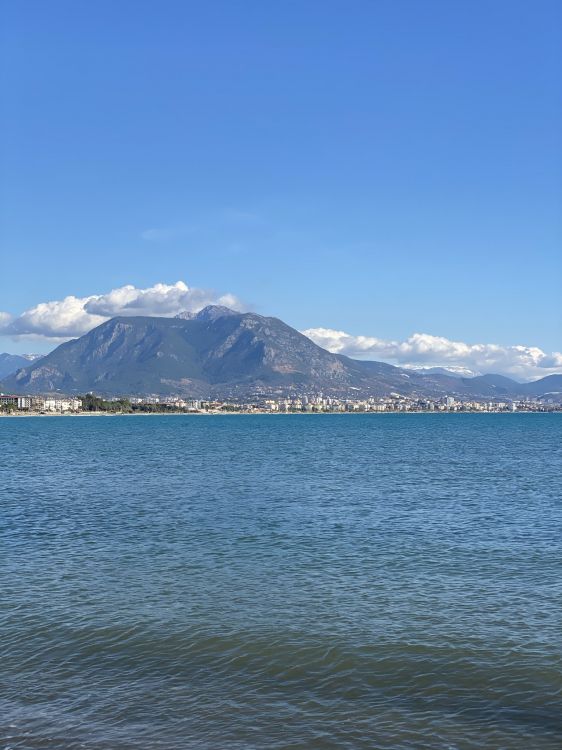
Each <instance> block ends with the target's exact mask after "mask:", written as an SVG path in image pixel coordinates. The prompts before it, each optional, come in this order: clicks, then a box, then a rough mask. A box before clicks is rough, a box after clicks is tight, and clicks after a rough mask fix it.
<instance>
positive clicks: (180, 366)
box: [0, 305, 562, 400]
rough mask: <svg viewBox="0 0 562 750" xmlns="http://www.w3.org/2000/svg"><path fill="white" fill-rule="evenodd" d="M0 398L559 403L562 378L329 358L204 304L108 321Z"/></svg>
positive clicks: (296, 336) (268, 323)
mask: <svg viewBox="0 0 562 750" xmlns="http://www.w3.org/2000/svg"><path fill="white" fill-rule="evenodd" d="M10 356H15V355H10ZM0 362H1V360H0ZM0 372H1V371H0ZM0 377H2V375H0ZM0 390H2V391H4V392H10V391H14V392H19V393H32V394H33V393H48V392H55V391H59V392H63V393H66V394H79V393H85V392H89V391H92V392H94V393H97V394H100V395H104V396H125V395H131V396H133V395H138V396H141V395H147V394H153V395H159V396H166V395H182V396H184V397H192V398H214V397H216V398H234V397H248V396H250V395H256V394H271V395H289V394H303V395H304V394H307V393H318V392H322V393H324V394H325V395H327V396H334V397H364V396H384V395H388V394H389V393H391V392H397V393H401V394H404V395H412V396H416V395H417V396H420V397H423V396H426V397H439V396H443V395H452V396H456V397H462V398H471V397H472V398H515V397H525V396H532V397H541V396H544V395H546V394H552V396H553V398H555V400H562V375H550V376H548V377H546V378H542V379H541V380H539V381H535V382H532V383H517V382H516V381H514V380H511V379H510V378H506V377H504V376H501V375H482V376H478V377H471V378H466V377H456V376H454V375H451V374H446V373H444V372H442V371H439V370H437V371H435V370H434V371H431V372H429V371H425V372H422V371H417V370H412V369H409V370H406V369H402V368H399V367H394V366H393V365H389V364H385V363H382V362H367V361H361V360H355V359H351V358H349V357H345V356H343V355H339V354H333V353H331V352H328V351H327V350H325V349H323V348H321V347H320V346H318V345H317V344H315V343H314V342H313V341H311V340H310V339H309V338H307V337H306V336H304V335H303V334H301V333H299V332H298V331H296V330H295V329H294V328H291V327H290V326H288V325H287V324H286V323H284V322H283V321H281V320H279V319H277V318H270V317H264V316H262V315H257V314H256V313H239V312H235V311H233V310H230V309H228V308H225V307H221V306H217V305H211V306H209V307H206V308H204V309H203V310H201V311H200V312H199V313H197V314H193V313H180V314H179V315H178V316H176V317H175V318H161V317H116V318H112V319H111V320H108V321H107V322H105V323H102V324H101V325H100V326H98V327H97V328H94V329H93V330H91V331H89V332H88V333H86V334H85V335H83V336H81V337H80V338H78V339H73V340H71V341H67V342H66V343H64V344H61V345H60V346H58V347H57V348H56V349H55V350H54V351H52V352H51V353H50V354H47V355H45V356H44V357H41V358H40V359H37V360H35V361H33V362H31V363H29V362H28V361H27V360H26V361H25V364H24V366H23V367H22V368H21V369H19V370H17V372H12V374H10V375H7V376H4V377H3V380H2V382H1V383H0Z"/></svg>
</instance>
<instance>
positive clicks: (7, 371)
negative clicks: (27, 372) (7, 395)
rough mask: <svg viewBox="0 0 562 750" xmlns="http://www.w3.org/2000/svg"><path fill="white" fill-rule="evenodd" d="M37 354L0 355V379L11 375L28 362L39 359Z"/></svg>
mask: <svg viewBox="0 0 562 750" xmlns="http://www.w3.org/2000/svg"><path fill="white" fill-rule="evenodd" d="M40 356H41V355H39V354H8V353H6V352H4V353H3V354H0V379H1V378H5V377H7V376H8V375H11V374H12V373H13V372H16V371H17V370H19V369H20V368H21V367H26V366H27V365H28V364H29V363H30V362H33V361H34V360H36V359H39V358H40Z"/></svg>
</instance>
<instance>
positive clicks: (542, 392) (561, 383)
mask: <svg viewBox="0 0 562 750" xmlns="http://www.w3.org/2000/svg"><path fill="white" fill-rule="evenodd" d="M520 387H521V389H522V392H523V393H524V394H525V395H527V396H530V397H532V398H548V397H549V396H551V397H556V400H558V401H560V400H561V397H562V375H547V376H546V377H545V378H541V379H540V380H533V381H532V382H531V383H523V384H522V385H521V386H520Z"/></svg>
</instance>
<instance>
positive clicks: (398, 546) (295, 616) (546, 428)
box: [0, 414, 562, 750]
mask: <svg viewBox="0 0 562 750" xmlns="http://www.w3.org/2000/svg"><path fill="white" fill-rule="evenodd" d="M0 457H1V464H0V597H1V599H0V747H4V748H14V749H15V748H18V749H19V748H22V749H23V748H25V749H28V750H40V749H41V748H52V749H53V750H70V749H74V748H87V749H91V750H94V749H95V750H110V749H111V750H137V749H138V750H141V749H142V750H151V749H152V748H163V749H164V750H184V749H185V750H187V749H192V748H193V749H194V750H195V749H197V750H222V749H223V748H224V749H225V750H246V749H250V748H256V749H258V748H259V749H260V750H261V749H264V748H267V749H268V750H269V749H271V750H275V749H278V750H289V749H291V750H297V749H302V750H308V749H310V750H312V749H313V748H314V749H318V750H329V749H330V748H334V749H335V748H338V750H339V749H341V748H349V749H350V750H351V749H353V750H356V749H362V748H365V749H367V748H368V749H369V750H372V749H373V748H375V749H376V748H389V749H390V748H392V749H393V750H400V749H401V748H412V750H414V749H415V750H419V749H422V748H443V749H445V748H447V749H448V750H451V749H458V750H461V749H468V748H485V749H486V750H488V749H496V748H497V749H500V748H502V749H505V750H547V749H548V750H559V748H560V747H562V707H561V704H562V478H561V475H562V471H561V470H562V460H561V459H562V415H560V414H558V415H557V414H521V415H518V414H505V415H503V414H490V415H470V414H410V415H408V414H403V415H400V414H388V415H385V414H372V415H369V414H366V415H359V414H350V415H294V416H292V415H271V416H266V415H263V416H258V415H255V416H254V415H251V416H230V415H225V416H123V417H119V416H114V417H109V416H98V417H84V418H80V417H37V418H32V417H30V418H5V419H0Z"/></svg>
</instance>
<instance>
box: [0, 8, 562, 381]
mask: <svg viewBox="0 0 562 750" xmlns="http://www.w3.org/2000/svg"><path fill="white" fill-rule="evenodd" d="M0 13H1V16H0V29H1V30H0V47H1V53H0V55H1V56H0V73H1V76H0V106H1V118H0V160H1V169H0V254H1V261H2V269H3V272H2V274H0V351H8V352H20V353H23V352H29V351H35V352H47V351H49V350H50V349H52V348H54V346H56V345H57V344H58V343H60V341H62V340H64V339H65V338H68V337H69V336H76V335H81V333H84V332H85V330H87V329H88V328H89V327H92V326H93V325H95V324H97V323H99V322H102V321H103V320H105V319H107V317H108V316H109V315H112V314H134V313H136V314H139V311H140V312H144V313H146V314H158V315H164V314H175V312H177V311H178V308H179V307H180V306H183V307H187V308H189V309H197V308H198V307H199V306H200V305H201V304H204V303H207V302H215V301H217V300H221V301H222V302H226V303H228V304H230V305H231V306H235V307H238V308H239V309H244V310H253V311H255V312H258V313H261V314H266V315H274V316H277V317H280V318H282V319H283V320H285V321H286V322H287V323H289V324H290V325H292V326H294V327H296V328H297V329H299V330H302V331H307V332H308V333H309V335H311V337H313V338H314V339H315V340H317V341H318V342H319V343H322V344H323V345H326V346H329V347H330V348H331V349H332V350H334V351H342V352H344V353H348V354H351V355H353V356H363V357H369V358H379V359H382V358H385V359H386V361H392V362H394V363H397V364H402V365H413V366H422V365H433V364H448V365H451V366H458V367H461V368H462V367H467V368H469V369H472V370H475V371H482V370H483V369H486V370H488V368H489V367H493V366H497V368H498V369H501V370H502V372H505V373H506V374H512V375H513V376H517V377H519V378H521V379H524V378H530V377H539V376H540V375H541V374H548V373H549V372H555V371H556V372H562V354H560V352H561V351H562V303H561V298H562V210H561V209H562V52H561V48H562V45H560V39H561V32H562V4H561V3H560V2H558V0H556V1H550V0H537V1H536V2H533V3H530V2H528V1H527V2H520V1H519V0H509V2H505V1H504V0H495V1H494V2H493V3H490V2H483V1H481V0H470V2H468V1H466V2H465V1H463V0H458V2H454V3H451V2H450V1H447V2H441V1H440V0H426V1H425V2H419V1H418V0H392V1H391V2H390V1H389V2H386V1H385V0H369V1H368V2H362V1H360V0H352V2H349V1H348V2H344V1H343V0H342V1H341V2H332V1H331V0H322V1H316V0H309V1H308V2H298V3H297V2H289V1H287V2H279V3H264V2H257V1H256V2H254V1H252V0H247V1H244V2H240V1H238V2H236V1H235V0H230V1H229V2H218V1H217V2H212V1H211V2H208V3H195V2H189V1H188V0H186V1H184V2H176V1H174V0H162V1H161V2H159V3H155V2H144V1H143V0H135V1H134V2H132V1H130V0H121V1H120V2H119V3H115V2H107V0H98V1H97V2H96V3H77V2H75V1H74V0H73V1H72V2H63V1H61V0H51V2H49V3H45V2H42V1H39V0H24V1H23V2H19V3H16V2H13V1H11V0H3V1H2V2H0ZM184 287H185V288H184ZM143 290H144V291H143ZM381 342H382V343H381ZM475 347H476V348H475ZM478 347H481V348H480V349H479V348H478ZM482 347H484V348H482ZM494 352H496V353H497V352H500V353H501V354H498V355H497V357H495V355H494ZM494 357H495V358H494ZM498 357H499V359H498ZM488 371H489V370H488Z"/></svg>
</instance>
